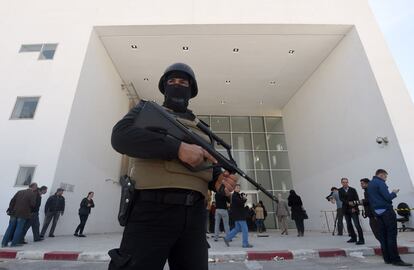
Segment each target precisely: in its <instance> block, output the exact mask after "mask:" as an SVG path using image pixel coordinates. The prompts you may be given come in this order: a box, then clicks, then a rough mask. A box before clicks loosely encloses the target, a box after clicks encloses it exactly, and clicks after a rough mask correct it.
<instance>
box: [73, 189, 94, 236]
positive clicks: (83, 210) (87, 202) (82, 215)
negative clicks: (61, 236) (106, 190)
mask: <svg viewBox="0 0 414 270" xmlns="http://www.w3.org/2000/svg"><path fill="white" fill-rule="evenodd" d="M94 195H95V193H94V192H93V191H90V192H89V193H88V196H87V197H86V198H83V200H82V201H81V203H80V208H79V219H80V224H79V225H78V227H76V230H75V233H74V234H73V235H74V236H76V237H86V235H84V234H83V230H84V229H85V224H86V221H87V220H88V217H89V214H90V213H91V208H93V207H95V203H94V202H93V199H92V198H93V196H94ZM78 233H79V234H78Z"/></svg>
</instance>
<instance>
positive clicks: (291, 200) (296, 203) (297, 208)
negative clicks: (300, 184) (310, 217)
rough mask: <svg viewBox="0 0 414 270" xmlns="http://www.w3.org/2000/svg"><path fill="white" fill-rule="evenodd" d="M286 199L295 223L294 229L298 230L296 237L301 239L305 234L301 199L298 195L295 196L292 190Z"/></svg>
mask: <svg viewBox="0 0 414 270" xmlns="http://www.w3.org/2000/svg"><path fill="white" fill-rule="evenodd" d="M289 193H290V194H289V197H288V205H289V206H290V208H291V213H292V219H293V220H294V221H295V224H296V228H297V230H298V237H303V234H304V232H305V224H304V222H303V221H304V219H305V215H304V210H303V203H302V199H301V198H300V196H299V195H297V194H296V192H295V191H294V190H291V191H290V192H289Z"/></svg>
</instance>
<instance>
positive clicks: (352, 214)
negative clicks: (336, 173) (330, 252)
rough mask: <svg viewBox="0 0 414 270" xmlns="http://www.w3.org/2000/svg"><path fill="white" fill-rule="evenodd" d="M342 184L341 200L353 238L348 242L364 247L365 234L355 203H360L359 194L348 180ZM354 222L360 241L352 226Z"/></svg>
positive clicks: (342, 180) (345, 179)
mask: <svg viewBox="0 0 414 270" xmlns="http://www.w3.org/2000/svg"><path fill="white" fill-rule="evenodd" d="M341 184H342V187H341V188H340V189H339V190H338V191H339V199H340V200H341V201H342V208H343V213H344V216H345V220H346V225H347V229H348V233H349V236H350V237H351V239H349V240H348V243H356V244H357V245H363V244H365V240H364V234H363V232H362V228H361V224H360V223H359V210H358V204H356V203H355V201H359V197H358V193H357V191H356V190H355V189H354V188H352V187H350V186H349V184H348V179H347V178H342V179H341ZM352 222H354V226H355V228H356V229H357V232H358V238H359V240H358V241H357V236H356V234H355V230H354V227H353V226H352Z"/></svg>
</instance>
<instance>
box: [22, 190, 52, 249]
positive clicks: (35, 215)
mask: <svg viewBox="0 0 414 270" xmlns="http://www.w3.org/2000/svg"><path fill="white" fill-rule="evenodd" d="M46 193H47V186H41V187H40V188H38V189H37V190H36V191H35V194H36V205H35V207H34V208H33V212H32V216H31V218H30V219H29V220H28V221H27V222H26V224H25V226H24V230H23V236H22V244H26V243H27V242H25V241H24V237H25V236H26V234H27V231H28V230H29V229H30V227H32V233H33V241H34V242H38V241H42V240H43V238H40V222H39V209H40V205H41V204H42V195H44V194H46Z"/></svg>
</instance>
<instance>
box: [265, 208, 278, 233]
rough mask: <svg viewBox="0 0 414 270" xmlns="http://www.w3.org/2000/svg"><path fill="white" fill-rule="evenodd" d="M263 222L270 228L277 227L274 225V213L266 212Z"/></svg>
mask: <svg viewBox="0 0 414 270" xmlns="http://www.w3.org/2000/svg"><path fill="white" fill-rule="evenodd" d="M266 210H267V209H266ZM264 224H265V227H266V228H272V229H273V228H274V229H277V227H276V219H275V213H269V212H267V217H266V219H265V220H264Z"/></svg>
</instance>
